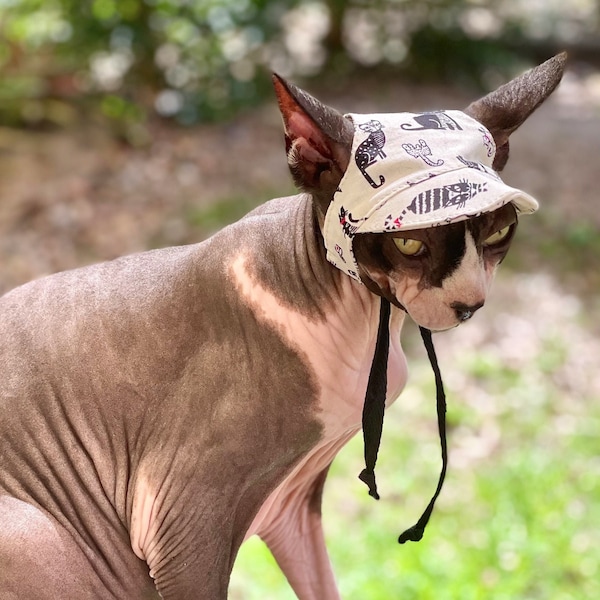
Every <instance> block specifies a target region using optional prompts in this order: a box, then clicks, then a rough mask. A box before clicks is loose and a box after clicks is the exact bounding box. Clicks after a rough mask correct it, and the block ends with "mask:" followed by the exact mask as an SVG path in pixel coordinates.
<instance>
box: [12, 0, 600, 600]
mask: <svg viewBox="0 0 600 600" xmlns="http://www.w3.org/2000/svg"><path fill="white" fill-rule="evenodd" d="M599 28H600V5H599V3H598V2H596V1H592V0H571V1H564V0H539V1H532V0H512V1H509V0H495V1H493V2H492V1H490V0H480V1H477V0H471V1H467V0H456V1H450V0H437V1H435V0H395V1H394V0H374V1H367V0H363V1H358V0H356V1H351V2H342V1H340V0H328V1H324V0H323V1H311V2H302V1H300V0H296V1H293V0H282V1H279V2H276V1H267V0H220V1H216V0H215V1H210V0H170V1H166V0H122V1H117V0H95V1H85V0H79V1H73V0H0V265H1V267H0V292H4V291H7V290H8V289H10V288H11V287H13V286H15V285H18V284H20V283H23V282H25V281H27V280H28V279H31V278H33V277H38V276H41V275H44V274H47V273H51V272H54V271H58V270H61V269H66V268H71V267H75V266H79V265H81V264H86V263H90V262H94V261H99V260H106V259H110V258H113V257H116V256H118V255H121V254H124V253H128V252H134V251H139V250H144V249H147V248H152V247H158V246H164V245H175V244H183V243H191V242H195V241H199V240H201V239H203V238H204V237H206V236H208V235H210V234H211V233H212V232H213V231H215V230H216V229H218V228H220V227H223V226H224V225H226V224H227V223H228V222H230V221H232V220H235V219H237V218H239V217H240V216H242V215H243V214H244V213H245V212H247V211H248V210H249V209H250V208H252V207H253V206H255V205H256V204H258V203H261V202H263V201H265V200H267V199H269V198H271V197H274V196H278V195H285V194H288V193H292V192H293V188H292V185H291V181H290V177H289V174H288V172H287V167H286V164H285V157H284V150H283V140H282V133H281V124H280V117H279V114H278V112H277V108H276V106H275V103H274V99H273V96H272V92H271V88H270V83H269V74H270V72H271V71H273V70H275V71H277V72H279V73H280V74H282V75H283V76H286V77H289V78H291V79H292V80H294V81H295V82H297V83H299V84H301V85H302V86H303V87H305V88H306V89H308V90H309V91H311V92H312V93H314V94H315V95H317V96H318V97H320V98H322V99H323V100H324V101H326V102H328V103H330V104H332V105H334V106H336V107H337V108H339V109H340V110H342V111H350V110H352V111H355V112H375V111H402V110H423V109H429V108H463V107H464V106H465V105H466V104H467V103H469V102H470V101H471V100H473V99H474V98H475V97H477V96H478V95H480V94H482V93H484V92H485V91H487V90H489V89H492V88H493V87H495V86H497V85H499V84H501V83H503V82H504V81H506V80H507V79H508V78H509V77H511V76H513V75H515V74H517V73H519V72H520V71H522V70H523V69H525V68H527V67H529V66H532V65H533V64H536V63H538V62H541V61H543V60H545V59H546V58H548V57H550V56H551V55H552V54H554V53H555V52H558V51H560V50H562V49H567V50H568V51H569V55H570V61H569V69H568V72H567V74H566V76H565V79H564V81H563V84H562V85H561V87H560V88H559V90H558V91H557V92H556V93H555V94H554V96H553V97H552V98H551V100H550V101H548V102H547V103H546V104H545V105H544V106H543V107H542V108H541V109H540V110H539V111H538V112H537V113H536V114H535V115H534V116H533V117H531V119H530V120H529V121H528V122H527V123H526V124H525V125H524V126H523V127H522V129H521V130H519V132H517V133H516V134H515V135H514V136H513V138H512V142H511V144H512V149H511V160H510V161H509V164H508V167H507V169H506V171H505V180H506V181H507V182H509V183H510V184H512V185H515V186H518V187H522V188H524V189H526V190H527V191H529V192H531V193H532V194H534V195H535V196H536V197H537V198H539V200H540V203H541V205H542V209H541V210H540V212H539V213H538V214H537V215H535V216H533V217H530V218H524V219H523V220H522V223H521V225H520V231H519V234H518V235H517V239H516V241H515V244H514V246H513V249H512V250H511V253H510V254H509V257H508V259H507V261H506V262H505V264H504V265H503V267H502V269H501V270H500V273H499V277H498V280H497V282H496V284H495V288H494V290H493V292H492V294H491V297H490V300H489V302H488V304H487V305H486V308H485V310H483V311H480V312H479V313H478V314H477V317H476V318H475V319H473V321H471V322H469V323H468V324H466V325H464V326H462V327H461V328H459V329H458V330H455V331H452V332H448V333H446V334H442V335H437V336H436V338H435V339H436V345H437V348H438V354H439V359H440V364H441V368H442V372H443V375H444V379H445V383H446V388H447V394H448V404H449V412H448V420H449V423H450V431H449V446H450V471H449V475H448V478H447V482H446V486H445V488H444V491H443V493H442V496H441V498H440V500H439V501H438V505H437V508H436V512H435V513H434V516H433V518H432V521H431V523H430V525H429V528H428V530H427V533H426V536H425V538H424V539H423V541H422V542H420V543H419V544H412V545H408V546H398V545H397V544H396V541H395V540H396V537H397V535H398V534H399V533H400V532H401V531H403V530H404V529H405V528H406V527H408V526H410V525H412V524H413V523H414V522H415V520H416V519H417V518H418V516H419V515H420V513H421V511H422V509H423V508H424V506H425V504H426V502H427V501H428V499H429V497H430V495H431V493H432V492H433V489H434V487H435V483H436V478H437V474H438V469H439V461H440V458H439V448H438V440H437V433H436V420H435V403H434V386H433V376H432V374H431V372H430V368H429V366H428V363H427V360H426V358H425V354H424V351H423V350H422V348H421V347H420V344H419V343H418V341H417V336H415V330H414V328H413V327H411V326H409V327H407V331H406V332H405V334H404V344H405V346H406V348H407V354H408V358H409V365H410V370H411V378H410V381H409V386H408V388H407V390H406V391H405V393H404V394H403V395H402V396H401V398H400V399H399V400H398V402H397V403H396V404H395V405H394V406H393V408H392V409H391V410H390V411H388V414H387V415H386V423H385V430H384V438H383V442H382V449H381V453H380V459H379V463H378V464H379V466H378V469H379V472H378V478H379V482H380V484H379V485H380V492H381V494H382V500H381V501H380V502H378V503H376V502H374V501H373V500H372V499H371V498H369V497H368V496H367V494H366V490H365V489H364V486H363V485H362V484H361V483H360V482H359V481H358V480H357V477H356V476H357V474H358V473H359V472H360V470H361V462H362V449H361V441H360V439H355V440H354V441H353V442H351V443H350V444H349V445H348V447H347V448H345V449H344V451H343V452H342V453H341V454H340V456H339V458H338V459H337V460H336V462H335V463H334V466H333V468H332V471H331V475H330V477H329V479H328V483H327V486H326V492H325V499H324V521H325V526H326V533H327V539H328V546H329V549H330V554H331V557H332V561H333V564H334V568H335V571H336V574H337V576H338V579H339V584H340V589H341V591H342V596H343V597H344V598H345V599H348V600H383V599H389V598H401V599H403V600H404V599H409V600H410V599H413V598H414V599H419V600H427V599H429V598H431V599H433V598H435V599H436V600H438V599H444V600H445V599H460V600H469V599H479V598H481V599H483V598H493V599H507V600H509V599H510V600H513V599H531V600H534V599H544V600H546V599H551V600H554V599H557V600H579V599H582V598H586V599H587V598H599V597H600V435H599V433H600V370H599V368H598V367H599V363H600V298H599V291H600V269H599V266H598V256H599V255H600V199H598V192H597V190H598V178H599V175H598V173H599V169H598V166H599V162H600V158H599V157H600V74H599V72H598V65H599V63H600V40H599V37H598V34H599ZM230 597H231V598H233V599H234V600H255V599H256V600H259V599H261V600H262V599H264V598H277V599H280V598H281V599H284V600H285V599H289V598H293V594H292V593H291V591H290V590H289V588H288V586H287V584H286V582H285V580H284V579H283V577H282V576H281V574H280V573H279V572H278V570H277V568H276V566H275V565H274V564H273V561H272V559H271V557H270V555H269V554H268V552H267V551H266V549H265V548H264V546H263V545H262V543H261V542H260V541H259V540H256V539H252V540H250V541H249V542H248V543H247V544H246V545H245V546H244V547H243V548H242V551H241V553H240V556H239V558H238V561H237V563H236V566H235V568H234V574H233V579H232V585H231V591H230Z"/></svg>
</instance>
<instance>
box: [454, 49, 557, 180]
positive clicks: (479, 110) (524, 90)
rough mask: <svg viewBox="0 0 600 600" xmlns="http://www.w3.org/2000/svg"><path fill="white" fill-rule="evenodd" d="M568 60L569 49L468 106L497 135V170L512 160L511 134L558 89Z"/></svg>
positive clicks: (495, 160) (495, 138) (476, 117)
mask: <svg viewBox="0 0 600 600" xmlns="http://www.w3.org/2000/svg"><path fill="white" fill-rule="evenodd" d="M566 60H567V53H566V52H563V53H561V54H557V55H556V56H555V57H553V58H551V59H550V60H547V61H546V62H545V63H543V64H541V65H539V66H537V67H534V68H533V69H530V70H529V71H527V72H526V73H523V75H521V76H519V77H517V78H516V79H513V80H512V81H510V82H508V83H507V84H505V85H503V86H501V87H499V88H498V89H497V90H495V91H494V92H491V93H489V94H488V95H487V96H484V97H483V98H481V99H479V100H477V101H476V102H473V103H472V104H470V105H469V106H468V107H467V108H466V109H465V112H466V113H467V114H468V115H470V116H471V117H473V118H474V119H477V121H479V122H480V123H481V124H482V125H485V126H486V127H487V128H488V129H489V130H490V132H491V134H492V135H493V137H494V141H495V142H496V147H497V151H496V157H495V159H494V164H493V167H494V169H496V171H501V170H502V169H503V168H504V165H505V164H506V161H507V160H508V149H509V146H508V138H509V136H510V135H511V133H513V132H514V131H515V130H516V129H517V128H518V127H519V126H520V125H521V124H522V123H523V122H524V121H525V120H526V119H527V117H529V115H530V114H531V113H532V112H533V111H534V110H535V109H536V108H537V107H538V106H540V104H542V102H544V100H546V98H547V97H548V96H549V95H550V94H551V93H552V92H553V91H554V90H555V88H556V86H557V85H558V84H559V82H560V80H561V78H562V76H563V73H564V70H565V63H566Z"/></svg>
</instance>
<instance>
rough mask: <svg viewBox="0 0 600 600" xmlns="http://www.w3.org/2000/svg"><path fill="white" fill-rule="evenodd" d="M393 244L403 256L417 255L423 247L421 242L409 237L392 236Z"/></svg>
mask: <svg viewBox="0 0 600 600" xmlns="http://www.w3.org/2000/svg"><path fill="white" fill-rule="evenodd" d="M394 244H396V248H398V250H400V252H402V254H404V255H405V256H418V255H419V254H421V252H423V250H424V249H425V245H424V244H423V242H421V241H420V240H412V239H410V238H394Z"/></svg>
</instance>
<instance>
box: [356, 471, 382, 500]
mask: <svg viewBox="0 0 600 600" xmlns="http://www.w3.org/2000/svg"><path fill="white" fill-rule="evenodd" d="M358 478H359V479H360V480H361V481H362V482H364V483H366V484H367V486H368V488H369V496H372V497H373V498H375V500H379V493H378V492H377V482H376V481H375V472H374V471H368V470H367V469H363V470H362V471H361V473H360V475H359V476H358Z"/></svg>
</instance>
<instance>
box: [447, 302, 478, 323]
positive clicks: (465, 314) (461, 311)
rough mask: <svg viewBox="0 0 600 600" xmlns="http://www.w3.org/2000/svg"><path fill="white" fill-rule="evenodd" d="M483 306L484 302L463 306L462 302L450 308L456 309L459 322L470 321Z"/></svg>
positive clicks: (455, 303) (453, 304)
mask: <svg viewBox="0 0 600 600" xmlns="http://www.w3.org/2000/svg"><path fill="white" fill-rule="evenodd" d="M482 306H483V302H478V303H477V304H472V305H470V306H469V305H468V304H463V303H462V302H453V303H452V304H451V305H450V307H451V308H453V309H454V313H455V314H456V318H457V319H458V320H459V321H468V320H469V319H470V318H471V317H472V316H473V315H474V314H475V312H476V311H478V310H479V309H480V308H481V307H482Z"/></svg>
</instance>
